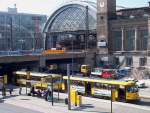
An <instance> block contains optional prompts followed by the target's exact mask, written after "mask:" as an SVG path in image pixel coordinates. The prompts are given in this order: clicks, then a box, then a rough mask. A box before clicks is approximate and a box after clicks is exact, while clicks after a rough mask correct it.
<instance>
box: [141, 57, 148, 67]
mask: <svg viewBox="0 0 150 113" xmlns="http://www.w3.org/2000/svg"><path fill="white" fill-rule="evenodd" d="M146 63H147V59H146V58H145V57H144V58H140V66H145V65H146Z"/></svg>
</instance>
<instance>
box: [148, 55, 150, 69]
mask: <svg viewBox="0 0 150 113" xmlns="http://www.w3.org/2000/svg"><path fill="white" fill-rule="evenodd" d="M147 66H148V67H150V57H147Z"/></svg>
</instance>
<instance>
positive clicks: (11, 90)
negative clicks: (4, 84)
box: [9, 86, 13, 96]
mask: <svg viewBox="0 0 150 113" xmlns="http://www.w3.org/2000/svg"><path fill="white" fill-rule="evenodd" d="M12 92H13V86H10V89H9V94H10V96H11V95H12Z"/></svg>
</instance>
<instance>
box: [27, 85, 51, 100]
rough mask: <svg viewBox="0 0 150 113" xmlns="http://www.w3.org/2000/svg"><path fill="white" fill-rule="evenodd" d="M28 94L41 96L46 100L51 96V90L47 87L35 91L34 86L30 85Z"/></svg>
mask: <svg viewBox="0 0 150 113" xmlns="http://www.w3.org/2000/svg"><path fill="white" fill-rule="evenodd" d="M29 95H31V96H35V95H36V96H37V97H43V98H44V99H45V100H46V101H48V100H49V99H50V98H51V96H52V92H51V90H50V89H47V90H40V89H38V90H37V91H35V88H34V87H31V90H30V93H29Z"/></svg>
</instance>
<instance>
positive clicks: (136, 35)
mask: <svg viewBox="0 0 150 113" xmlns="http://www.w3.org/2000/svg"><path fill="white" fill-rule="evenodd" d="M137 38H138V29H137V28H135V42H134V51H137Z"/></svg>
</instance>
